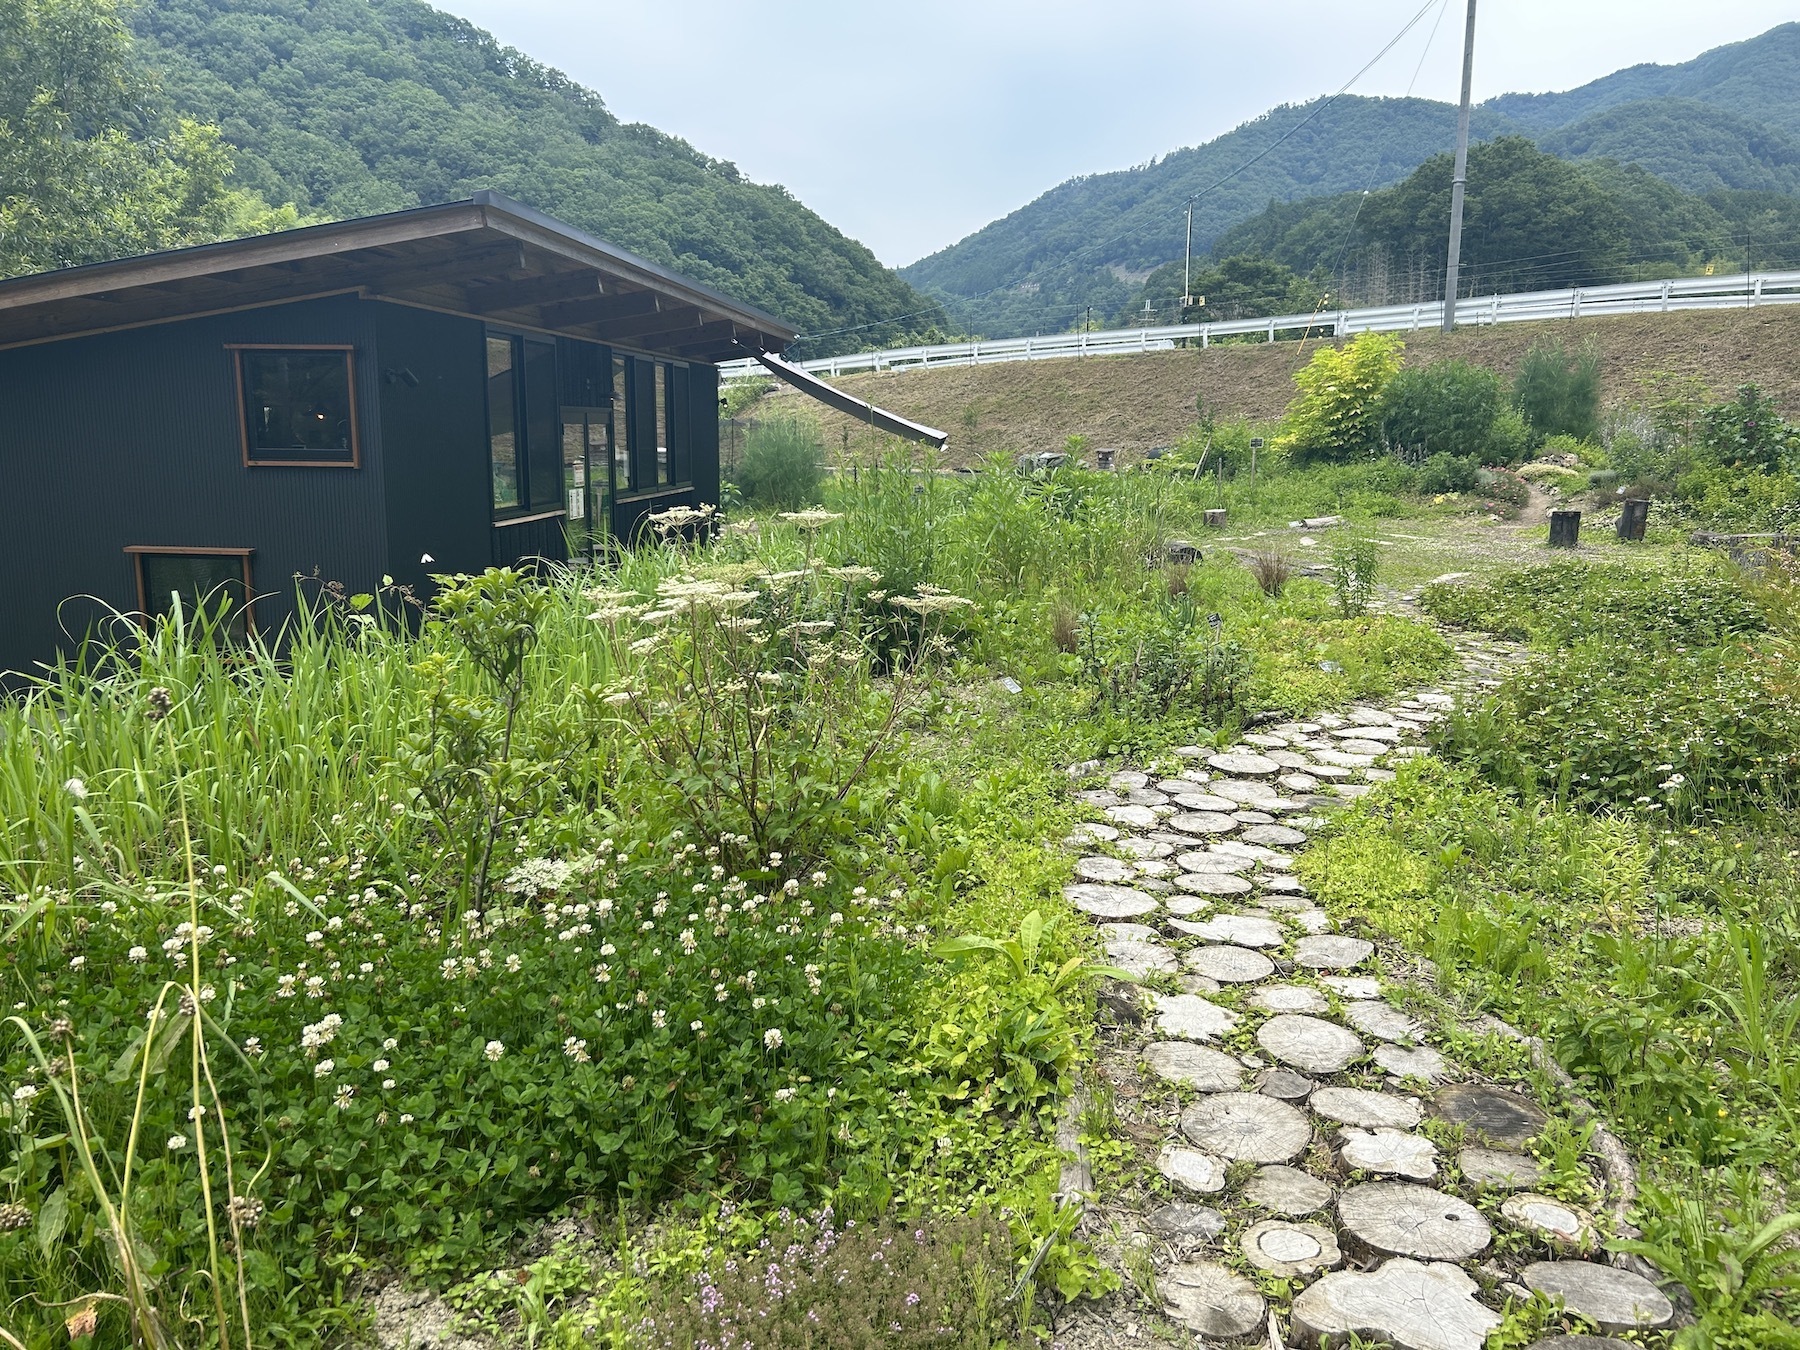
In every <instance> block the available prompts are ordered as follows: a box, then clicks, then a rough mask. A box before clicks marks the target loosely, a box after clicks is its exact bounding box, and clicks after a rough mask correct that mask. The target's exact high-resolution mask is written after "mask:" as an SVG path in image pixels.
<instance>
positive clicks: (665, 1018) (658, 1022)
mask: <svg viewBox="0 0 1800 1350" xmlns="http://www.w3.org/2000/svg"><path fill="white" fill-rule="evenodd" d="M650 1025H651V1026H653V1027H655V1028H657V1030H659V1031H660V1030H661V1029H662V1028H663V1027H666V1026H668V1025H669V1014H668V1013H666V1012H664V1011H663V1010H662V1009H661V1008H658V1009H656V1010H655V1011H654V1012H652V1013H651V1014H650Z"/></svg>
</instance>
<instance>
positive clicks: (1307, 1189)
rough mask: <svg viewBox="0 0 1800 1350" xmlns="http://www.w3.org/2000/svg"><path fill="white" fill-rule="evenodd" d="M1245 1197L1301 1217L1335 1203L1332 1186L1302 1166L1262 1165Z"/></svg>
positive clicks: (1257, 1203) (1267, 1207)
mask: <svg viewBox="0 0 1800 1350" xmlns="http://www.w3.org/2000/svg"><path fill="white" fill-rule="evenodd" d="M1244 1198H1245V1199H1247V1200H1248V1201H1250V1203H1251V1204H1253V1205H1257V1206H1259V1207H1260V1208H1262V1209H1267V1210H1272V1211H1273V1212H1275V1213H1276V1214H1286V1215H1289V1216H1290V1217H1294V1218H1297V1217H1299V1216H1300V1215H1302V1214H1316V1213H1318V1212H1319V1211H1320V1210H1322V1209H1324V1208H1325V1206H1327V1205H1329V1204H1330V1203H1331V1187H1330V1186H1328V1185H1326V1184H1325V1183H1324V1182H1323V1181H1320V1180H1319V1179H1318V1178H1317V1177H1315V1176H1313V1175H1312V1174H1311V1173H1309V1172H1302V1171H1301V1170H1300V1169H1299V1168H1298V1167H1279V1166H1277V1167H1259V1168H1257V1169H1256V1175H1255V1176H1253V1177H1251V1178H1250V1184H1249V1185H1247V1186H1245V1187H1244Z"/></svg>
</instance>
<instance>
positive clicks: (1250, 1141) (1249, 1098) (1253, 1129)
mask: <svg viewBox="0 0 1800 1350" xmlns="http://www.w3.org/2000/svg"><path fill="white" fill-rule="evenodd" d="M1181 1132H1182V1133H1183V1134H1184V1135H1186V1136H1187V1137H1188V1138H1189V1139H1191V1140H1193V1141H1194V1143H1196V1144H1198V1145H1199V1146H1200V1147H1201V1148H1203V1149H1206V1150H1207V1151H1208V1152H1210V1153H1216V1154H1218V1155H1219V1156H1220V1157H1221V1158H1230V1159H1232V1160H1234V1161H1243V1162H1259V1163H1278V1162H1286V1161H1288V1160H1289V1159H1290V1158H1297V1157H1299V1156H1300V1154H1301V1153H1302V1152H1304V1151H1305V1149H1306V1146H1307V1145H1308V1144H1310V1143H1311V1142H1312V1124H1311V1122H1309V1121H1308V1120H1307V1118H1306V1116H1305V1114H1304V1113H1302V1112H1300V1111H1297V1110H1295V1109H1294V1108H1293V1107H1291V1106H1289V1105H1288V1104H1287V1103H1286V1102H1279V1101H1276V1100H1275V1099H1274V1098H1273V1097H1264V1096H1262V1095H1261V1094H1259V1093H1254V1092H1221V1093H1219V1094H1218V1095H1217V1096H1212V1097H1207V1098H1206V1099H1204V1100H1203V1101H1198V1102H1195V1103H1194V1104H1193V1105H1192V1106H1190V1107H1188V1109H1187V1110H1185V1111H1183V1112H1182V1113H1181Z"/></svg>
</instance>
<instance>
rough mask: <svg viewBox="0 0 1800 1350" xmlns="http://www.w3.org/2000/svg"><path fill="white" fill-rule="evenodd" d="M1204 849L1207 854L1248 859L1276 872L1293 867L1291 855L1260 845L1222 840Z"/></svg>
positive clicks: (1239, 840) (1235, 840)
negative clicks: (1221, 854) (1220, 854)
mask: <svg viewBox="0 0 1800 1350" xmlns="http://www.w3.org/2000/svg"><path fill="white" fill-rule="evenodd" d="M1206 848H1207V852H1209V853H1223V854H1225V855H1227V856H1228V857H1232V858H1249V859H1250V860H1251V861H1252V862H1257V863H1261V864H1262V865H1263V866H1264V867H1272V868H1274V869H1275V870H1276V871H1277V872H1285V871H1287V870H1288V869H1289V868H1290V867H1292V866H1293V865H1294V858H1293V855H1292V854H1289V853H1282V852H1280V851H1279V850H1277V849H1272V848H1264V847H1263V846H1262V845H1261V844H1246V843H1245V842H1244V841H1243V840H1241V839H1226V840H1222V841H1221V842H1219V843H1217V844H1208V845H1207V846H1206Z"/></svg>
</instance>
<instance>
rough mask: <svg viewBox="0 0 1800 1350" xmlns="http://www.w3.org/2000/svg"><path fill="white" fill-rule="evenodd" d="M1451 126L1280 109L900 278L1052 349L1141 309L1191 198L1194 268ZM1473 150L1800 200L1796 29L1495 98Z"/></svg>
mask: <svg viewBox="0 0 1800 1350" xmlns="http://www.w3.org/2000/svg"><path fill="white" fill-rule="evenodd" d="M1322 104H1324V105H1328V106H1324V107H1321V105H1322ZM1455 121H1456V110H1455V108H1454V107H1453V106H1451V105H1450V104H1446V103H1440V102H1437V101H1435V100H1429V99H1391V98H1390V99H1376V98H1363V97H1358V96H1345V97H1341V98H1339V99H1337V100H1335V101H1331V100H1315V101H1314V102H1312V103H1307V104H1301V105H1298V106H1288V107H1281V108H1277V109H1274V110H1272V111H1271V112H1269V113H1267V114H1265V115H1264V116H1263V117H1260V118H1257V119H1255V120H1253V121H1251V122H1247V123H1245V124H1244V125H1243V126H1240V127H1238V128H1237V129H1236V130H1234V131H1231V132H1228V133H1226V134H1225V135H1223V136H1220V137H1218V138H1217V139H1215V140H1213V141H1210V142H1208V143H1206V144H1205V145H1201V146H1197V147H1192V148H1188V149H1182V150H1177V151H1174V152H1172V153H1170V154H1168V155H1166V156H1164V157H1163V158H1161V159H1160V160H1157V161H1155V162H1153V163H1151V164H1149V165H1144V166H1140V167H1138V168H1134V169H1127V170H1121V171H1118V172H1113V173H1104V174H1093V175H1088V176H1084V177H1081V178H1075V179H1071V180H1069V181H1068V182H1066V183H1063V184H1060V185H1059V186H1057V187H1055V188H1052V189H1051V190H1050V191H1048V192H1046V193H1044V194H1043V195H1042V196H1041V197H1039V198H1037V199H1036V200H1035V201H1032V202H1030V203H1028V204H1027V205H1025V206H1022V207H1020V208H1019V209H1018V210H1016V211H1014V212H1012V213H1010V214H1009V215H1007V216H1005V217H1003V218H1002V219H1000V220H996V221H994V222H992V223H991V224H989V225H987V226H984V227H983V228H982V229H980V230H978V231H976V232H975V233H974V234H972V235H970V236H968V237H967V238H965V239H963V240H961V241H960V242H958V243H956V244H953V245H951V246H950V247H949V248H946V249H942V250H939V251H938V252H936V253H934V254H932V255H930V256H929V257H926V258H921V259H920V260H919V261H917V262H915V263H912V264H911V265H909V266H907V267H903V268H901V269H900V274H901V275H902V276H903V277H905V278H906V279H907V280H908V281H910V282H912V283H913V284H914V285H915V286H917V287H919V288H920V289H921V290H923V291H925V292H926V293H927V294H930V295H932V296H934V297H936V298H938V299H940V300H942V301H943V303H944V305H945V308H946V309H947V310H948V311H949V313H950V316H951V318H952V320H953V321H954V322H955V323H957V324H959V325H961V326H963V327H965V328H967V329H969V330H970V331H973V332H978V333H981V334H983V335H984V336H989V337H1005V336H1017V335H1020V334H1026V333H1031V332H1034V331H1043V332H1055V331H1061V330H1064V329H1067V328H1069V327H1071V326H1072V325H1073V324H1075V323H1076V322H1078V321H1080V320H1081V319H1083V318H1084V317H1085V315H1086V312H1087V309H1088V307H1089V306H1091V307H1092V310H1093V312H1094V314H1095V315H1102V314H1111V313H1113V312H1115V311H1116V310H1118V309H1119V308H1120V307H1121V306H1123V305H1125V304H1127V303H1128V302H1129V301H1130V300H1131V298H1132V296H1133V295H1134V294H1135V293H1136V289H1137V288H1136V285H1135V284H1134V281H1135V278H1136V277H1138V276H1141V275H1142V274H1143V273H1145V272H1147V271H1149V270H1151V269H1153V268H1155V267H1157V266H1159V265H1161V264H1164V263H1167V262H1169V261H1170V260H1171V259H1176V260H1179V259H1180V257H1181V254H1182V236H1183V227H1184V215H1183V204H1184V202H1185V200H1186V199H1187V197H1188V196H1189V195H1190V194H1193V193H1201V194H1202V195H1201V196H1200V197H1199V198H1198V200H1196V202H1195V209H1194V248H1195V252H1196V253H1201V252H1204V251H1206V250H1208V249H1210V248H1211V247H1212V245H1213V243H1214V242H1215V240H1217V239H1218V238H1219V236H1221V235H1222V234H1224V232H1225V231H1227V230H1228V229H1230V228H1231V227H1232V226H1234V225H1236V224H1238V223H1240V222H1243V221H1247V220H1249V219H1250V218H1251V217H1253V216H1256V215H1258V214H1259V213H1260V212H1262V211H1263V210H1264V208H1266V207H1267V206H1268V205H1269V204H1270V203H1271V202H1276V203H1281V202H1297V201H1299V200H1301V199H1305V198H1311V197H1320V196H1328V195H1331V194H1336V193H1360V192H1362V191H1365V190H1370V189H1374V188H1383V187H1388V186H1391V185H1393V184H1395V183H1398V182H1399V181H1401V180H1402V179H1404V178H1405V177H1406V176H1407V175H1408V174H1410V173H1411V172H1412V171H1413V170H1414V169H1416V168H1417V167H1418V166H1419V165H1420V164H1422V163H1423V162H1424V161H1425V160H1426V159H1428V158H1429V157H1430V156H1431V155H1433V154H1436V153H1439V152H1441V151H1443V150H1446V149H1448V148H1449V147H1450V146H1451V144H1452V143H1453V140H1454V135H1455V131H1454V128H1455ZM1296 127H1297V128H1298V130H1295V128H1296ZM1290 131H1291V132H1292V134H1291V135H1290V136H1289V137H1288V139H1286V140H1285V141H1283V142H1282V143H1281V144H1280V145H1279V146H1277V147H1275V148H1274V149H1272V150H1270V151H1269V153H1268V154H1267V155H1266V156H1265V157H1264V158H1262V159H1260V160H1259V161H1258V162H1256V163H1255V164H1253V165H1251V166H1250V167H1249V168H1247V169H1244V170H1243V171H1242V172H1241V173H1238V174H1236V175H1235V176H1233V177H1230V178H1229V180H1228V181H1225V182H1223V183H1220V181H1219V180H1221V179H1225V178H1226V176H1227V175H1229V174H1231V173H1232V171H1233V170H1234V169H1237V168H1238V167H1239V166H1241V165H1243V164H1244V163H1245V162H1246V161H1248V160H1250V159H1251V158H1252V157H1253V156H1255V155H1257V154H1258V152H1259V151H1262V150H1264V149H1266V148H1268V147H1269V146H1270V145H1271V143H1272V142H1274V141H1276V140H1278V139H1279V138H1281V137H1282V136H1283V135H1284V133H1288V132H1290ZM1471 134H1472V135H1473V137H1474V138H1475V139H1476V140H1490V139H1492V138H1494V137H1496V136H1500V135H1506V134H1524V135H1528V136H1530V137H1532V138H1533V139H1535V140H1537V141H1538V142H1539V143H1540V144H1541V145H1542V147H1543V148H1544V149H1546V150H1550V151H1551V152H1552V153H1555V154H1558V155H1562V156H1564V157H1566V158H1573V159H1600V158H1610V159H1614V160H1617V161H1620V162H1621V163H1625V164H1636V165H1640V166H1642V167H1643V168H1644V169H1645V170H1647V171H1649V172H1650V173H1651V174H1654V175H1656V176H1657V177H1659V178H1662V179H1664V180H1665V181H1667V182H1669V183H1671V184H1674V185H1675V186H1677V187H1680V188H1683V189H1684V190H1686V191H1689V192H1712V191H1719V190H1729V191H1734V192H1742V193H1758V194H1771V193H1772V194H1779V195H1789V194H1796V193H1800V23H1790V24H1783V25H1782V26H1780V27H1778V28H1774V29H1771V30H1770V31H1769V32H1767V33H1764V34H1762V35H1761V36H1760V37H1756V38H1752V39H1750V40H1748V41H1745V42H1739V43H1733V44H1730V45H1729V46H1725V47H1720V48H1716V49H1714V50H1713V51H1710V52H1706V53H1704V54H1703V55H1701V56H1699V57H1696V58H1695V59H1694V60H1693V61H1689V62H1686V63H1683V64H1681V65H1675V66H1654V65H1645V66H1634V67H1632V68H1630V69H1629V70H1623V71H1619V72H1616V73H1615V74H1613V75H1608V76H1605V77H1603V78H1602V79H1600V80H1596V81H1593V82H1592V83H1591V84H1588V85H1584V86H1582V87H1581V88H1579V89H1575V90H1570V91H1567V92H1565V93H1556V94H1504V95H1501V96H1500V97H1498V98H1495V99H1490V100H1489V101H1488V102H1486V103H1484V104H1482V105H1481V106H1480V107H1478V108H1477V109H1476V110H1475V116H1474V118H1473V119H1472V122H1471Z"/></svg>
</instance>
